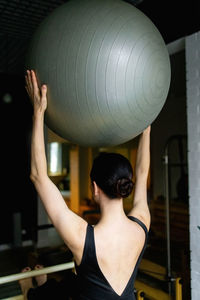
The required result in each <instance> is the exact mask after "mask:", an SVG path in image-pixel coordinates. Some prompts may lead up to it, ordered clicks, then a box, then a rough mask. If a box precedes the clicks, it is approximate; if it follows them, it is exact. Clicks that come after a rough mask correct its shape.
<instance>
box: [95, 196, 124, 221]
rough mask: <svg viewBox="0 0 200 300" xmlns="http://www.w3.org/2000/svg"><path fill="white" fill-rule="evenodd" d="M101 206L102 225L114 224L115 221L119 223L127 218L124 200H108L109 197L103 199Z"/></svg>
mask: <svg viewBox="0 0 200 300" xmlns="http://www.w3.org/2000/svg"><path fill="white" fill-rule="evenodd" d="M99 205H100V211H101V218H100V222H101V223H105V222H106V223H108V222H111V223H113V221H116V220H118V221H119V220H120V219H124V217H125V216H126V215H125V212H124V208H123V199H108V198H107V197H103V199H101V201H100V203H99Z"/></svg>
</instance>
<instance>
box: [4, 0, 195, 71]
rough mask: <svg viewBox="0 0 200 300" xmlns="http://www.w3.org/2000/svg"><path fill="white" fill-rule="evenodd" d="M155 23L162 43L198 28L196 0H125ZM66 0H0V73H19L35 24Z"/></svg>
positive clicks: (188, 33)
mask: <svg viewBox="0 0 200 300" xmlns="http://www.w3.org/2000/svg"><path fill="white" fill-rule="evenodd" d="M126 1H127V2H130V3H132V4H133V5H135V6H136V7H137V8H139V9H140V10H141V11H142V12H144V13H145V14H146V15H147V16H148V17H149V18H150V19H151V20H152V22H153V23H154V24H155V25H156V27H157V28H158V30H159V31H160V33H161V35H162V36H163V38H164V40H165V42H166V44H168V43H170V42H172V41H174V40H176V39H179V38H181V37H184V36H187V35H190V34H192V33H194V32H197V31H199V30H200V4H199V1H198V0H190V1H189V2H186V1H161V0H160V1H157V0H126ZM65 2H67V1H66V0H32V1H31V0H0V28H1V31H0V52H1V55H0V72H1V73H8V74H15V73H17V74H18V73H22V72H23V59H24V54H25V52H26V49H27V44H28V41H29V39H30V37H31V36H32V34H33V32H34V30H35V29H36V27H37V26H38V24H39V23H40V22H41V21H42V20H43V19H44V18H45V17H46V16H47V15H48V14H49V13H50V12H51V11H52V10H54V9H55V8H56V7H57V6H59V5H61V4H63V3H65Z"/></svg>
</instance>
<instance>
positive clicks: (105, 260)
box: [26, 70, 150, 300]
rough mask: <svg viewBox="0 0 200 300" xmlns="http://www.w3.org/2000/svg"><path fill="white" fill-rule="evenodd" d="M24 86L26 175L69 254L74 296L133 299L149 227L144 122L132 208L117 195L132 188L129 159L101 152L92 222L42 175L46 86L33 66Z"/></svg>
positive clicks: (96, 167)
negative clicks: (28, 120) (28, 105)
mask: <svg viewBox="0 0 200 300" xmlns="http://www.w3.org/2000/svg"><path fill="white" fill-rule="evenodd" d="M26 90H27V92H28V95H29V97H30V99H31V101H32V103H33V129H32V143H31V175H30V178H31V180H32V182H33V183H34V185H35V188H36V190H37V192H38V194H39V197H40V199H41V200H42V202H43V204H44V206H45V209H46V211H47V214H48V216H49V217H50V219H51V221H52V223H53V224H54V226H55V228H56V229H57V231H58V232H59V234H60V235H61V237H62V239H63V241H64V242H65V243H66V245H67V246H68V248H69V249H70V250H71V251H72V253H73V255H74V260H75V264H76V271H77V280H78V284H77V286H78V287H77V299H79V300H83V299H88V300H102V299H106V300H109V299H113V300H114V299H126V300H132V299H135V296H134V280H135V277H136V273H137V268H138V265H139V262H140V260H141V258H142V254H143V252H144V249H145V245H146V241H147V234H148V230H149V227H150V212H149V208H148V204H147V178H148V172H149V164H150V150H149V148H150V126H149V127H148V128H147V129H146V130H144V132H143V133H142V134H141V136H140V140H139V145H138V153H137V161H136V170H135V175H136V182H135V193H134V201H133V207H132V209H131V211H130V212H129V214H128V216H127V215H126V214H125V212H124V209H123V198H125V197H127V196H128V195H130V194H131V192H132V189H133V182H132V177H133V172H132V168H131V165H130V163H129V162H128V160H127V159H126V158H124V157H123V156H121V155H118V154H113V153H104V154H101V155H100V156H99V157H97V158H96V159H95V160H94V163H93V167H92V170H91V188H92V194H93V198H94V200H95V201H96V202H97V203H98V205H99V206H100V211H101V216H100V220H99V222H98V224H97V225H95V227H93V226H91V225H89V224H88V223H87V222H86V221H85V220H84V219H83V218H81V217H80V216H78V215H77V214H75V213H74V212H72V211H71V210H70V209H69V208H68V207H67V205H66V203H65V201H64V200H63V197H62V195H61V193H60V192H59V190H58V189H57V187H56V186H55V185H54V184H53V182H52V181H51V180H50V178H49V177H48V174H47V162H46V156H45V146H44V133H43V126H44V113H45V110H46V108H47V86H46V85H42V87H41V89H39V87H38V84H37V78H36V75H35V73H34V71H32V70H31V71H29V70H28V71H27V75H26Z"/></svg>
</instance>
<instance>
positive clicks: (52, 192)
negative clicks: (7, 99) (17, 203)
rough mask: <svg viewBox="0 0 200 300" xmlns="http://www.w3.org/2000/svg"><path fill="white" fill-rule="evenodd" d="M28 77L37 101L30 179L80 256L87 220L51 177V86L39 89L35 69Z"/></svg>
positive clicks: (54, 221)
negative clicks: (47, 138)
mask: <svg viewBox="0 0 200 300" xmlns="http://www.w3.org/2000/svg"><path fill="white" fill-rule="evenodd" d="M25 79H26V90H27V92H28V95H29V97H30V99H31V101H32V104H33V129H32V139H31V174H30V178H31V180H32V182H33V184H34V186H35V188H36V190H37V192H38V194H39V197H40V199H41V200H42V202H43V204H44V207H45V209H46V211H47V214H48V216H49V218H50V219H51V221H52V223H53V224H54V226H55V228H56V229H57V231H58V232H59V234H60V235H61V237H62V238H63V240H64V242H65V243H66V244H67V246H68V247H69V248H70V250H71V251H72V252H73V253H74V254H75V256H76V254H77V253H79V251H80V247H81V245H82V244H84V241H82V240H81V237H83V239H84V231H85V229H86V222H85V221H84V220H83V219H82V218H81V217H79V216H78V215H76V214H75V213H73V212H72V211H71V210H70V209H69V208H68V207H67V205H66V203H65V201H64V199H63V197H62V195H61V193H60V191H59V190H58V188H57V187H56V185H55V184H54V183H53V182H52V181H51V180H50V178H49V177H48V173H47V161H46V153H45V144H44V114H45V110H46V108H47V86H46V85H43V86H42V87H41V89H39V87H38V83H37V78H36V75H35V73H34V71H27V75H26V77H25ZM81 242H82V244H81ZM77 256H78V254H77ZM77 260H78V259H77Z"/></svg>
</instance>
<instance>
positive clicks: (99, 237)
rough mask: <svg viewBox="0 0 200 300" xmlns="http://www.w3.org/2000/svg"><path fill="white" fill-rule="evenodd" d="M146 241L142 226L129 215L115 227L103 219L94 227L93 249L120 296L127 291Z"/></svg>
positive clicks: (98, 262)
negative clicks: (107, 224)
mask: <svg viewBox="0 0 200 300" xmlns="http://www.w3.org/2000/svg"><path fill="white" fill-rule="evenodd" d="M144 244H145V232H144V230H143V228H142V227H141V226H140V225H138V223H136V222H133V221H132V220H130V219H129V218H127V217H125V218H124V220H123V222H115V224H113V225H112V226H105V225H104V224H101V222H100V223H99V224H97V225H96V226H95V227H94V251H95V256H96V262H97V264H98V268H99V270H100V272H101V275H102V276H103V277H104V278H105V280H106V281H107V282H108V284H109V285H110V286H111V287H112V289H113V291H114V292H115V293H116V294H117V295H121V294H122V293H123V291H124V290H125V288H126V286H127V284H128V282H129V279H130V278H131V276H132V274H133V271H134V269H135V266H136V264H137V261H138V258H139V256H140V254H141V252H142V249H143V248H144Z"/></svg>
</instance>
